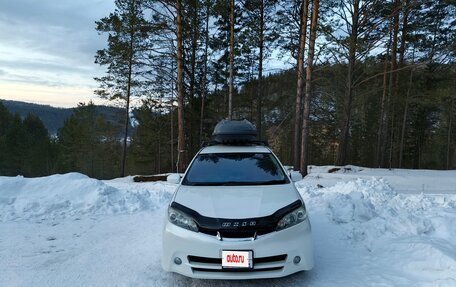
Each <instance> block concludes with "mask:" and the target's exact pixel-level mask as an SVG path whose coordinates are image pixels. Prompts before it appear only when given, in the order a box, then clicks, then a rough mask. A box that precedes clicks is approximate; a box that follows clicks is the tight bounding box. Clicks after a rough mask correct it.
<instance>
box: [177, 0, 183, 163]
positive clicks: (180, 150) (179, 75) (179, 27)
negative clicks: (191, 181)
mask: <svg viewBox="0 0 456 287" xmlns="http://www.w3.org/2000/svg"><path fill="white" fill-rule="evenodd" d="M176 10H177V11H176V14H177V15H176V16H177V126H178V128H177V129H178V134H177V150H178V151H177V152H178V156H177V171H178V172H184V167H185V147H184V91H183V88H184V87H183V80H184V79H183V65H182V3H181V0H177V6H176Z"/></svg>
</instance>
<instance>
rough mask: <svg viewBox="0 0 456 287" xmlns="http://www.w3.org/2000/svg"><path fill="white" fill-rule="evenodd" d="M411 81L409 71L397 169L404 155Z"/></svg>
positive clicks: (411, 76)
mask: <svg viewBox="0 0 456 287" xmlns="http://www.w3.org/2000/svg"><path fill="white" fill-rule="evenodd" d="M412 81H413V70H411V71H410V79H409V86H408V88H407V94H406V96H405V107H404V115H403V117H402V128H401V143H400V145H399V168H401V167H402V160H403V157H404V155H403V153H404V137H405V127H406V123H407V112H408V105H409V97H410V89H411V88H412Z"/></svg>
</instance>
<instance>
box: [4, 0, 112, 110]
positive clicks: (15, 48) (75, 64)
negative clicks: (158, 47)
mask: <svg viewBox="0 0 456 287" xmlns="http://www.w3.org/2000/svg"><path fill="white" fill-rule="evenodd" d="M113 10H114V1H109V0H108V1H94V0H78V1H73V0H60V1H55V0H41V1H36V0H15V1H1V3H0V39H2V40H1V41H0V66H1V67H2V70H1V71H0V81H1V82H3V83H5V82H8V81H10V82H15V83H20V82H24V83H34V84H37V85H43V86H55V85H58V86H68V87H70V86H72V85H74V86H76V85H78V86H87V87H88V86H94V85H95V82H94V81H93V77H94V76H99V75H100V74H102V73H103V69H102V68H101V67H99V66H97V65H96V64H94V55H95V52H96V51H97V50H98V49H101V48H104V46H105V45H106V38H104V37H103V36H100V35H98V34H97V32H96V31H95V21H96V20H98V19H100V18H101V17H104V16H107V15H108V14H109V13H110V12H112V11H113ZM72 96H73V97H74V96H75V94H74V93H73V94H72ZM78 101H79V100H78V99H76V98H75V99H74V102H75V105H76V104H77V102H78Z"/></svg>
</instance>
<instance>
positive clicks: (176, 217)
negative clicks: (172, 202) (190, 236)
mask: <svg viewBox="0 0 456 287" xmlns="http://www.w3.org/2000/svg"><path fill="white" fill-rule="evenodd" d="M168 220H169V222H171V223H172V224H175V225H177V226H179V227H182V228H185V229H188V230H191V231H195V232H198V225H197V224H196V222H195V220H193V219H192V218H191V217H190V216H188V215H187V214H185V213H182V212H180V211H178V210H176V209H174V208H172V207H169V208H168Z"/></svg>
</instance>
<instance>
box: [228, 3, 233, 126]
mask: <svg viewBox="0 0 456 287" xmlns="http://www.w3.org/2000/svg"><path fill="white" fill-rule="evenodd" d="M230 3H231V4H230V8H231V12H230V85H229V94H228V119H230V120H231V119H233V90H234V0H231V1H230Z"/></svg>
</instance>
